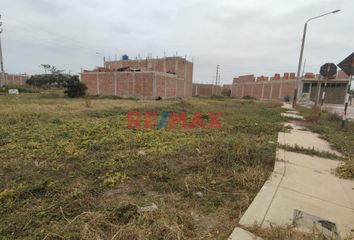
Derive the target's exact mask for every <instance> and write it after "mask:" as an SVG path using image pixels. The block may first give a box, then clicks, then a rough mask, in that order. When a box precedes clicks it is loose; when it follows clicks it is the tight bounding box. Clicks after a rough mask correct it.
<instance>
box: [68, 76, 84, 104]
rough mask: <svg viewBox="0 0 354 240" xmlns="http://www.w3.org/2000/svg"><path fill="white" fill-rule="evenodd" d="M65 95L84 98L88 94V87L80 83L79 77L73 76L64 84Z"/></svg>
mask: <svg viewBox="0 0 354 240" xmlns="http://www.w3.org/2000/svg"><path fill="white" fill-rule="evenodd" d="M64 88H65V91H64V94H65V95H66V96H68V97H71V98H75V97H82V96H84V95H85V94H86V90H87V87H86V85H85V84H84V83H83V82H81V81H80V79H79V76H77V75H75V76H71V77H70V78H68V79H67V80H66V82H65V83H64Z"/></svg>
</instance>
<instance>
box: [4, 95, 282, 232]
mask: <svg viewBox="0 0 354 240" xmlns="http://www.w3.org/2000/svg"><path fill="white" fill-rule="evenodd" d="M88 101H89V102H88ZM0 104H1V106H2V108H1V109H0V176H1V177H2V181H1V182H0V203H1V204H0V214H1V216H2V221H1V222H0V235H1V236H2V237H3V238H4V239H226V238H227V237H228V235H229V234H230V233H231V231H232V230H233V228H234V227H235V226H236V224H237V222H238V219H239V217H240V216H241V215H242V213H243V212H244V211H245V210H246V209H247V207H248V205H249V204H250V202H251V201H252V199H253V198H254V196H255V195H256V193H257V192H258V190H259V189H260V188H261V186H262V185H263V183H264V182H265V180H266V179H267V177H268V176H269V173H270V172H271V171H272V168H273V164H274V159H275V148H276V144H274V143H275V142H276V137H277V132H278V131H279V130H280V129H281V128H282V127H281V126H280V122H281V121H282V118H281V117H280V116H279V113H280V111H282V110H281V109H280V105H279V104H277V103H260V102H256V101H245V100H233V99H190V100H188V101H180V100H171V101H137V100H117V99H115V100H114V99H89V100H87V99H76V100H72V99H64V98H61V97H58V96H56V95H55V94H47V95H43V94H40V95H38V94H28V95H20V96H19V97H16V96H12V97H9V96H0ZM132 110H133V111H140V112H145V111H152V110H153V111H156V112H157V113H158V114H160V115H159V116H161V113H162V112H163V111H175V112H182V111H186V112H188V114H189V117H188V118H189V119H190V117H191V114H192V113H194V112H195V111H199V112H201V113H202V116H203V119H204V120H206V121H207V120H208V117H207V112H208V111H211V112H218V111H222V116H221V118H220V122H221V124H222V126H223V128H222V129H221V130H219V129H213V130H209V129H199V128H196V129H185V130H183V129H180V128H177V129H175V130H170V129H168V128H164V129H161V130H144V129H141V130H129V129H127V112H128V111H132ZM153 203H154V204H156V205H157V207H158V209H157V210H156V211H153V212H146V213H139V212H138V211H137V209H138V208H139V207H143V206H150V205H151V204H153Z"/></svg>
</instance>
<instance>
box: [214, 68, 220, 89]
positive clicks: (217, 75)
mask: <svg viewBox="0 0 354 240" xmlns="http://www.w3.org/2000/svg"><path fill="white" fill-rule="evenodd" d="M219 68H220V65H219V64H218V65H216V77H215V85H218V79H219Z"/></svg>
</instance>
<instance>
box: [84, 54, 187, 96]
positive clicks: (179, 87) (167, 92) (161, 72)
mask: <svg viewBox="0 0 354 240" xmlns="http://www.w3.org/2000/svg"><path fill="white" fill-rule="evenodd" d="M81 79H82V81H83V82H84V83H85V84H86V85H87V87H88V92H89V93H90V94H92V95H109V96H119V97H139V98H146V99H154V98H158V97H160V98H162V99H165V98H186V97H191V96H192V81H193V63H192V62H190V61H187V60H186V59H185V58H182V57H165V58H156V59H153V58H147V59H144V60H140V59H136V60H129V59H124V58H123V59H122V60H118V61H104V67H101V68H97V69H95V70H92V71H87V70H84V71H83V72H82V73H81Z"/></svg>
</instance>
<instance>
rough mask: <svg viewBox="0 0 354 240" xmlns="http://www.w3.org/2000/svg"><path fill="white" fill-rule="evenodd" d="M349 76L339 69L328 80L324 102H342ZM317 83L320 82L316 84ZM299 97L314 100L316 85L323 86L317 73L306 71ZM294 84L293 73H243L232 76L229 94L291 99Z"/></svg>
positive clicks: (294, 76)
mask: <svg viewBox="0 0 354 240" xmlns="http://www.w3.org/2000/svg"><path fill="white" fill-rule="evenodd" d="M348 79H349V77H348V76H347V75H346V74H345V73H343V72H342V71H339V72H338V73H337V75H336V76H335V77H334V78H333V79H330V80H329V81H328V84H327V88H326V89H327V90H326V96H327V97H326V98H325V102H326V103H334V104H342V103H343V102H344V97H345V92H346V88H347V84H348V82H349V80H348ZM318 83H320V84H319V85H318ZM300 84H301V85H300V91H301V95H302V96H301V98H302V99H303V100H310V101H315V98H316V96H317V86H321V91H322V90H323V87H324V81H323V80H320V82H319V80H318V75H316V74H313V73H306V74H305V75H304V76H303V78H302V79H301V82H300ZM295 85H296V75H295V73H284V75H283V76H280V74H275V75H274V77H270V78H269V77H265V76H260V77H255V76H254V75H244V76H239V77H237V78H234V80H233V84H232V87H231V96H233V97H239V98H242V97H245V96H250V97H253V98H257V99H269V100H284V99H285V98H290V99H292V97H293V95H294V89H295Z"/></svg>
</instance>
